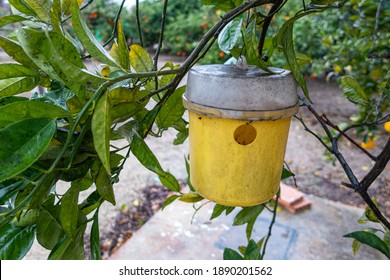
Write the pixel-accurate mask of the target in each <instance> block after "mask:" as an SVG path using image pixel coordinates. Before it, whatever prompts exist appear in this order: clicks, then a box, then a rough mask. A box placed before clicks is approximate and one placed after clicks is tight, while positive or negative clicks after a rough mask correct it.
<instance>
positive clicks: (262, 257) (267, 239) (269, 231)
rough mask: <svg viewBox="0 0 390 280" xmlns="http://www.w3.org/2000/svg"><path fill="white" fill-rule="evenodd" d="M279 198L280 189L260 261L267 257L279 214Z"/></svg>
mask: <svg viewBox="0 0 390 280" xmlns="http://www.w3.org/2000/svg"><path fill="white" fill-rule="evenodd" d="M279 197H280V189H279V191H278V192H277V194H276V199H275V206H274V211H273V214H272V220H271V223H270V224H269V227H268V233H267V236H266V237H265V240H264V243H263V249H262V252H261V255H260V259H261V260H262V259H264V255H265V251H266V249H267V245H268V241H269V239H270V237H271V235H272V227H273V226H274V224H275V221H276V214H277V212H278V204H279Z"/></svg>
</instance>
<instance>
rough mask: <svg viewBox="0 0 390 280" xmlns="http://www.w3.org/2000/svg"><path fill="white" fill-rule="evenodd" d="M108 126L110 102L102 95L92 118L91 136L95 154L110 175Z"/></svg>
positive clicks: (105, 95)
mask: <svg viewBox="0 0 390 280" xmlns="http://www.w3.org/2000/svg"><path fill="white" fill-rule="evenodd" d="M110 126H111V112H110V100H109V98H108V95H107V94H104V95H103V96H102V97H100V99H99V100H98V102H97V104H96V108H95V111H94V112H93V116H92V135H93V143H94V146H95V149H96V152H97V154H98V156H99V158H100V160H101V162H102V164H103V166H104V168H105V169H106V171H107V173H108V174H111V167H110V133H111V132H110Z"/></svg>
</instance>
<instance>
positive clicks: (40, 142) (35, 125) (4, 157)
mask: <svg viewBox="0 0 390 280" xmlns="http://www.w3.org/2000/svg"><path fill="white" fill-rule="evenodd" d="M18 103H19V102H18ZM10 105H12V104H10ZM55 130H56V124H55V121H54V120H49V119H27V120H22V121H19V122H16V123H13V124H11V125H9V126H7V127H6V128H4V129H2V130H0V139H1V141H2V145H0V165H1V166H2V168H1V170H0V182H2V181H5V180H7V179H9V178H12V177H13V176H15V175H17V174H19V173H20V172H22V171H24V170H26V169H27V168H28V167H30V166H31V165H32V164H33V163H34V162H35V161H36V160H38V159H39V157H40V156H41V155H42V154H43V153H44V151H45V150H46V148H47V147H48V146H49V144H50V141H51V139H52V137H53V135H54V132H55Z"/></svg>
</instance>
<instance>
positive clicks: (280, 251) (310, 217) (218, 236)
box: [111, 195, 384, 260]
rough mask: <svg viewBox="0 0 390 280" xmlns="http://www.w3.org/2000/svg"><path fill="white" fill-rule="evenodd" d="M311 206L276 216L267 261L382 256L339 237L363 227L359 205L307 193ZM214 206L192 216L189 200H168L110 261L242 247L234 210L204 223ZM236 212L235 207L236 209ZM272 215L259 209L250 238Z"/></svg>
mask: <svg viewBox="0 0 390 280" xmlns="http://www.w3.org/2000/svg"><path fill="white" fill-rule="evenodd" d="M305 197H306V198H307V199H309V200H310V201H311V202H312V207H311V209H308V210H305V211H303V212H301V213H298V214H291V213H289V212H287V211H285V210H283V211H281V212H279V213H278V215H277V220H276V223H275V225H274V228H273V231H272V236H271V239H270V241H269V244H268V246H267V252H266V255H265V258H266V259H273V260H285V259H290V260H354V259H368V260H379V259H384V257H382V255H381V254H380V253H378V252H376V251H374V250H372V249H371V248H368V247H367V246H362V247H361V248H360V250H359V252H358V254H357V255H355V256H354V255H353V254H352V249H351V244H352V240H351V239H347V238H344V237H342V236H343V235H345V234H347V233H349V232H352V231H355V230H359V229H362V225H359V224H358V223H357V222H356V220H357V219H358V218H359V217H360V216H361V215H362V212H363V209H362V208H356V207H351V206H347V205H344V204H341V203H338V202H332V201H329V200H326V199H322V198H318V197H315V196H311V195H306V196H305ZM213 206H214V204H213V203H208V204H206V205H205V206H203V207H202V208H201V209H200V210H199V211H197V213H196V214H195V215H194V212H195V210H194V208H193V207H192V205H190V204H186V203H183V202H180V201H177V202H175V203H173V204H172V205H170V206H168V207H167V208H165V209H164V210H163V211H160V212H158V213H157V214H156V215H154V216H153V217H152V218H151V219H150V220H149V221H148V222H147V223H146V224H145V225H144V226H143V227H142V228H141V229H139V230H138V231H137V232H136V233H135V234H134V235H133V237H132V238H131V239H129V240H128V241H127V242H125V243H124V244H123V246H122V247H120V248H119V249H118V250H117V251H116V252H115V253H114V254H113V255H112V256H111V259H112V260H167V259H168V260H191V259H197V260H205V259H210V260H213V259H222V258H223V250H224V248H226V247H229V248H233V249H236V248H237V247H238V246H241V245H246V237H245V226H234V227H233V226H231V225H232V223H233V219H234V216H235V215H234V213H232V214H231V215H228V216H225V215H224V214H222V215H221V216H220V217H218V218H216V219H214V220H212V221H209V217H210V215H211V213H212V209H213ZM235 211H236V212H237V211H239V209H236V210H235ZM271 219H272V216H271V213H270V212H268V211H264V212H263V213H262V214H261V215H260V217H259V218H258V221H257V223H256V225H255V228H254V232H253V238H254V239H255V240H259V239H261V238H262V237H263V236H264V235H265V234H266V233H267V231H268V226H269V223H270V221H271Z"/></svg>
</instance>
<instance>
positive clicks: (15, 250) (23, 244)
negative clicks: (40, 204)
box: [0, 223, 35, 260]
mask: <svg viewBox="0 0 390 280" xmlns="http://www.w3.org/2000/svg"><path fill="white" fill-rule="evenodd" d="M34 238H35V226H30V227H17V226H15V225H13V224H12V223H9V224H8V225H6V226H4V227H2V228H0V259H1V260H20V259H22V258H23V257H24V256H25V255H26V254H27V252H28V251H29V250H30V248H31V246H32V244H33V242H34Z"/></svg>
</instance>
